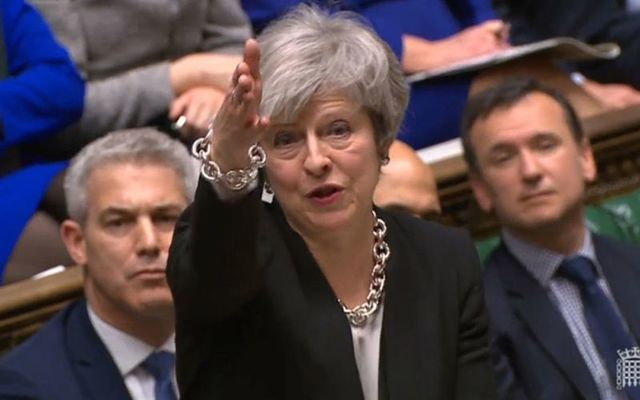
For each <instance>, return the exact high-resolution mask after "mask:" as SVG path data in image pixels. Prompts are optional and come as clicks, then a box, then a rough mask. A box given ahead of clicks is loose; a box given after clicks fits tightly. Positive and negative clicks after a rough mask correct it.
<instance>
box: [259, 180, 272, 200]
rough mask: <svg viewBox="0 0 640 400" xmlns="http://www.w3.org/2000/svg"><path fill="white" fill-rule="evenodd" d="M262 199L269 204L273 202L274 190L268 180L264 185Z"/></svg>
mask: <svg viewBox="0 0 640 400" xmlns="http://www.w3.org/2000/svg"><path fill="white" fill-rule="evenodd" d="M261 200H262V201H263V202H265V203H267V204H271V203H273V190H272V189H271V185H269V182H267V181H265V182H264V184H263V185H262V196H261Z"/></svg>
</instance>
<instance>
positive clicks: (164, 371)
mask: <svg viewBox="0 0 640 400" xmlns="http://www.w3.org/2000/svg"><path fill="white" fill-rule="evenodd" d="M175 363H176V356H175V355H173V354H172V353H169V352H168V351H157V352H154V353H151V354H150V355H149V357H147V359H146V360H144V361H143V362H142V364H141V365H142V368H144V369H145V370H146V371H147V372H149V373H150V374H151V375H153V378H154V379H155V381H156V383H155V386H154V393H155V396H156V400H177V398H176V392H175V391H174V389H173V383H172V382H171V377H172V376H173V367H174V365H175Z"/></svg>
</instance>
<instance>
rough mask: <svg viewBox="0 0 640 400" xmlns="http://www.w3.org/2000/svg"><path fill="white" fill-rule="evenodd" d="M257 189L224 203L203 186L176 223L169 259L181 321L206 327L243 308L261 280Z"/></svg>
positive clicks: (170, 275)
mask: <svg viewBox="0 0 640 400" xmlns="http://www.w3.org/2000/svg"><path fill="white" fill-rule="evenodd" d="M258 196H259V193H258V190H254V191H253V192H251V193H249V194H247V195H246V196H244V197H242V198H240V199H238V200H235V201H233V202H222V201H221V200H220V199H219V198H218V197H217V195H216V193H215V191H214V189H213V187H212V186H211V184H210V183H209V182H207V181H205V180H203V179H201V180H200V182H199V184H198V189H197V191H196V196H195V200H194V202H193V204H192V205H191V206H190V207H189V208H187V210H186V211H185V212H184V213H183V215H182V216H181V217H180V219H179V221H178V223H177V224H176V229H175V232H174V237H173V242H172V244H171V248H170V252H169V260H168V266H167V268H168V275H167V276H168V280H169V286H170V287H171V291H172V293H173V296H174V303H175V307H176V316H177V319H178V321H179V323H182V325H207V326H211V325H212V324H214V323H216V322H219V321H221V320H222V319H224V318H226V317H228V316H230V315H232V314H234V313H235V312H237V311H239V310H240V309H241V308H242V306H243V305H244V304H246V303H247V302H248V301H249V300H250V299H252V298H253V297H254V295H255V294H256V293H257V291H258V289H259V287H260V286H261V282H262V279H261V277H262V274H261V268H260V266H259V262H258V229H259V224H260V218H261V215H260V210H261V204H260V199H259V197H258Z"/></svg>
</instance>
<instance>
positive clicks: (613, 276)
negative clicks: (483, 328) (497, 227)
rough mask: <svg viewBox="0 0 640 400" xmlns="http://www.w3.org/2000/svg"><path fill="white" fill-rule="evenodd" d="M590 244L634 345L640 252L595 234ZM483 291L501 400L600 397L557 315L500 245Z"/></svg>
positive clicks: (639, 319) (639, 318)
mask: <svg viewBox="0 0 640 400" xmlns="http://www.w3.org/2000/svg"><path fill="white" fill-rule="evenodd" d="M593 243H594V246H595V252H596V256H597V257H598V261H599V262H600V264H601V265H602V270H603V273H604V275H605V278H606V279H607V282H608V283H609V286H610V288H611V291H612V294H613V297H614V298H615V301H616V303H617V305H618V307H619V308H620V312H621V313H622V315H623V316H624V318H625V320H626V321H627V324H628V325H629V328H630V329H631V331H632V333H633V335H634V336H635V338H636V341H637V340H638V339H640V307H639V306H638V305H639V304H640V248H638V247H635V246H632V245H630V244H627V243H622V242H617V241H614V240H611V239H608V238H605V237H602V236H598V235H593ZM485 288H486V296H487V305H488V307H489V312H490V315H491V331H492V335H491V349H492V353H493V357H494V364H495V366H496V370H497V372H498V387H499V392H500V397H501V398H507V399H522V398H528V399H531V400H547V399H548V400H552V399H553V400H569V399H571V400H578V399H585V400H598V399H599V398H600V397H599V394H598V390H597V387H596V384H595V382H594V380H593V378H592V377H591V373H590V372H589V369H588V368H587V365H586V364H585V363H584V360H583V358H582V356H581V354H580V353H579V351H578V347H577V345H576V344H575V342H574V340H573V337H572V336H571V332H570V331H569V328H568V327H567V325H566V323H565V321H564V319H563V317H562V314H561V313H560V311H559V310H558V309H557V308H556V307H555V305H554V304H553V303H552V301H551V299H549V297H548V296H547V293H546V292H545V291H544V289H543V288H542V287H541V286H540V285H539V284H538V282H537V281H536V280H535V279H534V278H533V277H532V276H531V274H529V273H528V272H527V271H526V270H525V267H524V266H523V265H522V264H520V262H519V261H518V260H517V259H516V258H515V257H514V256H513V255H512V254H511V253H510V252H509V250H507V248H506V247H505V246H504V244H502V245H500V247H498V248H497V249H496V250H495V251H494V253H492V255H491V256H490V258H489V260H488V261H487V265H486V270H485Z"/></svg>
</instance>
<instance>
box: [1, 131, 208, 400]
mask: <svg viewBox="0 0 640 400" xmlns="http://www.w3.org/2000/svg"><path fill="white" fill-rule="evenodd" d="M195 177H196V171H195V169H194V167H193V163H192V162H191V160H190V157H189V154H188V152H187V150H186V149H185V148H184V147H183V146H182V145H181V144H180V143H179V142H177V141H174V140H172V139H170V138H169V137H167V136H165V135H163V134H161V133H159V132H157V131H155V130H152V129H136V130H129V131H120V132H114V133H112V134H110V135H107V136H106V137H104V138H102V139H99V140H97V141H95V142H93V143H92V144H90V145H89V146H87V147H86V148H85V149H83V150H82V152H81V153H79V155H78V156H77V157H76V158H75V159H74V160H73V162H72V165H71V167H70V168H69V170H68V173H67V175H66V178H65V194H66V197H67V199H68V208H69V215H70V216H71V218H72V219H70V220H67V221H65V222H64V223H63V225H62V229H61V232H62V236H63V239H64V241H65V244H66V246H67V249H68V251H69V253H70V255H71V256H72V258H73V259H74V261H75V262H76V263H77V264H78V265H80V267H78V268H84V269H85V280H84V293H85V296H86V300H85V299H81V300H77V301H75V302H73V303H72V304H71V305H70V306H68V307H67V308H65V309H64V310H63V311H61V312H60V313H59V314H57V315H56V316H55V317H54V318H53V319H52V320H51V321H50V322H49V323H48V324H47V325H45V326H44V327H43V328H42V329H41V330H40V331H39V332H38V333H37V334H36V335H35V336H33V337H32V338H30V339H29V340H27V341H26V342H25V343H24V344H22V345H21V346H20V347H19V348H17V349H15V350H14V351H13V352H11V353H10V354H9V355H7V356H6V357H5V358H4V359H3V360H2V362H1V365H0V368H4V369H6V370H7V374H18V375H21V376H22V377H23V378H24V379H25V380H28V381H30V384H28V383H24V384H21V383H19V382H17V381H15V380H12V381H13V383H11V384H10V385H9V384H4V383H3V382H2V381H0V398H5V397H3V396H15V397H16V398H20V397H18V396H19V395H22V396H23V397H24V398H33V393H37V396H38V398H42V399H47V400H48V399H52V400H53V399H60V400H62V399H64V400H74V399H77V400H87V399H105V400H107V399H108V400H118V399H133V400H137V399H155V400H160V399H163V400H169V399H176V391H175V378H174V375H175V374H174V369H175V368H174V362H173V358H174V356H173V354H174V353H175V345H174V339H173V336H174V335H173V333H174V312H173V300H172V296H171V293H170V291H169V288H168V286H167V282H166V279H165V268H166V261H167V252H168V248H169V243H170V241H171V237H172V234H173V227H174V225H175V221H176V220H177V218H178V215H179V214H180V213H181V212H182V211H183V209H184V208H185V207H186V205H187V203H188V202H189V201H191V199H192V198H193V192H194V190H195ZM21 391H22V392H21ZM11 398H13V397H11Z"/></svg>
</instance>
